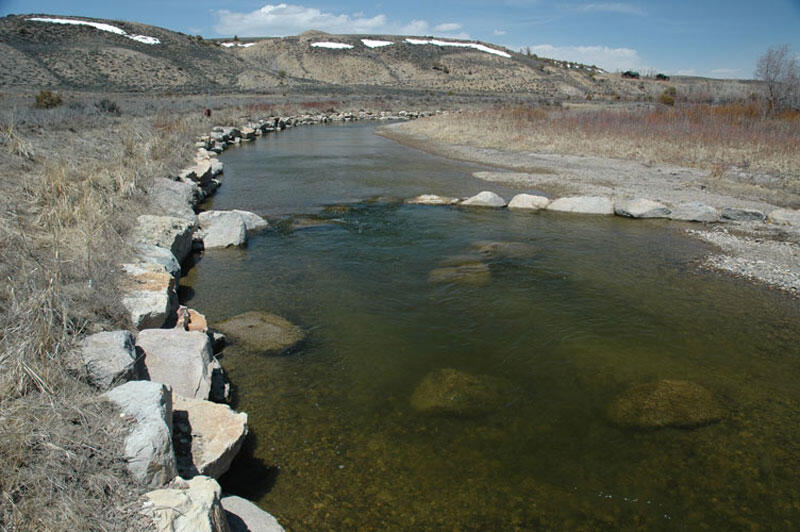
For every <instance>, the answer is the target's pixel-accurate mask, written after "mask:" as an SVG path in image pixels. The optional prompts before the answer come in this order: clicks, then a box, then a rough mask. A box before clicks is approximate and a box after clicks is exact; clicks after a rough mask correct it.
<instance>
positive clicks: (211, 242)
mask: <svg viewBox="0 0 800 532" xmlns="http://www.w3.org/2000/svg"><path fill="white" fill-rule="evenodd" d="M197 218H198V220H199V223H200V234H201V236H202V238H203V246H204V247H205V248H206V249H208V248H227V247H236V246H243V245H245V244H246V243H247V226H246V225H245V222H244V220H243V219H242V216H240V215H239V214H237V213H235V212H233V211H206V212H201V213H200V214H199V215H198V217H197Z"/></svg>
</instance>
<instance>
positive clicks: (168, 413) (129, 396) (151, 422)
mask: <svg viewBox="0 0 800 532" xmlns="http://www.w3.org/2000/svg"><path fill="white" fill-rule="evenodd" d="M104 397H106V398H107V399H108V400H110V401H111V402H113V403H115V404H117V405H118V406H119V407H120V409H121V410H122V413H123V414H124V415H126V416H131V417H132V418H133V419H134V423H133V425H132V427H131V432H130V433H129V434H128V436H127V437H126V438H125V451H124V452H125V460H126V461H127V466H128V470H129V471H130V472H131V474H132V475H133V477H134V478H135V479H136V480H137V481H138V482H140V483H141V484H143V485H146V486H150V487H156V486H162V485H164V484H166V483H167V482H169V481H170V480H171V479H173V478H174V477H175V475H176V474H177V470H176V467H175V453H174V452H173V449H172V392H171V391H170V390H169V388H168V387H166V386H164V385H163V384H160V383H157V382H150V381H132V382H128V383H125V384H123V385H122V386H118V387H116V388H114V389H113V390H111V391H109V392H106V393H105V395H104Z"/></svg>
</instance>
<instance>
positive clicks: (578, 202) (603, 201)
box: [547, 196, 614, 214]
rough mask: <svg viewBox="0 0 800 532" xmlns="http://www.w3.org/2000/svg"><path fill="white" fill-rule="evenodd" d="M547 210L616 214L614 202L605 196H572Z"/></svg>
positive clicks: (553, 202) (552, 204)
mask: <svg viewBox="0 0 800 532" xmlns="http://www.w3.org/2000/svg"><path fill="white" fill-rule="evenodd" d="M547 210H548V211H558V212H573V213H579V214H614V202H613V201H612V200H611V199H610V198H605V197H603V196H572V197H567V198H559V199H557V200H554V201H552V202H551V203H550V204H549V205H548V206H547Z"/></svg>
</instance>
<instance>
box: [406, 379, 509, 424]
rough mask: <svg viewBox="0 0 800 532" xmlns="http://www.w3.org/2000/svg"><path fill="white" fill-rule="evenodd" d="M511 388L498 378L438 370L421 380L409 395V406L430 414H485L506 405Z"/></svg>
mask: <svg viewBox="0 0 800 532" xmlns="http://www.w3.org/2000/svg"><path fill="white" fill-rule="evenodd" d="M511 390H512V386H511V383H510V382H508V381H507V380H505V379H502V378H499V377H491V376H489V375H470V374H469V373H463V372H461V371H458V370H456V369H452V368H447V369H440V370H437V371H433V372H431V373H428V374H427V375H426V376H425V378H424V379H422V382H420V383H419V386H417V388H416V390H414V393H413V394H412V395H411V406H412V407H413V408H414V409H415V410H419V411H420V412H428V413H434V414H453V415H459V416H470V415H478V414H485V413H487V412H491V411H492V410H497V409H499V408H501V407H503V406H504V405H506V404H507V403H508V402H509V401H510V400H511V396H512V393H511Z"/></svg>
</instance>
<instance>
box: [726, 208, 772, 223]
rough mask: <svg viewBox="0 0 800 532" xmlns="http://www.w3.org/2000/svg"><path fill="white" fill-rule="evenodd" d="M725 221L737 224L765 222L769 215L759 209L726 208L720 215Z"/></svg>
mask: <svg viewBox="0 0 800 532" xmlns="http://www.w3.org/2000/svg"><path fill="white" fill-rule="evenodd" d="M719 215H720V218H722V219H723V220H731V221H735V222H756V221H757V222H763V221H764V220H766V219H767V215H766V214H764V213H763V212H761V211H759V210H757V209H743V208H739V207H725V208H724V209H722V210H721V211H720V213H719Z"/></svg>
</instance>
